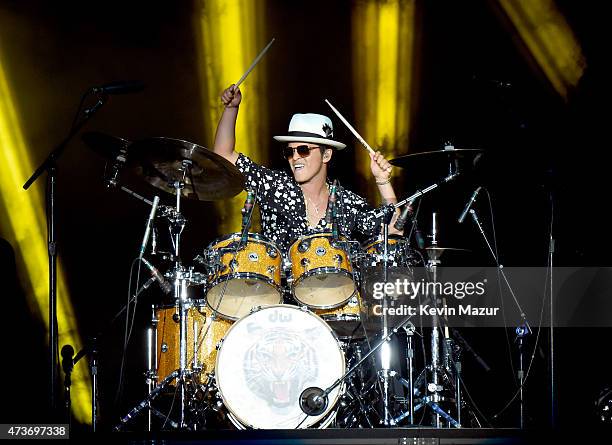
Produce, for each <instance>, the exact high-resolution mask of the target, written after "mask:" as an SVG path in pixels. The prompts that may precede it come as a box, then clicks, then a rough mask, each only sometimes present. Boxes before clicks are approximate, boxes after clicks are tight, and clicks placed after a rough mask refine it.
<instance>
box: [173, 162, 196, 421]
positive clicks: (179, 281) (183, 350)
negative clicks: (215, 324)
mask: <svg viewBox="0 0 612 445" xmlns="http://www.w3.org/2000/svg"><path fill="white" fill-rule="evenodd" d="M182 167H183V168H182V172H183V177H182V179H181V180H175V181H173V182H172V183H171V184H170V186H171V187H173V188H174V190H175V194H176V212H175V214H174V215H173V216H172V217H171V218H170V232H171V235H172V238H173V242H174V301H175V304H178V309H179V316H180V335H179V345H180V348H179V349H180V352H179V369H178V373H179V375H178V378H177V379H176V384H177V386H180V398H181V400H180V402H181V403H180V417H179V422H178V423H179V428H180V429H183V428H186V427H187V424H186V423H185V400H186V393H185V389H186V380H185V379H186V376H187V310H188V307H187V298H188V295H187V278H186V277H185V276H184V271H183V267H182V265H181V257H180V244H181V233H182V232H183V229H184V228H185V224H186V221H185V218H183V216H182V215H181V193H182V189H183V188H184V187H185V179H186V175H187V170H188V169H189V168H191V161H189V160H186V159H184V160H183V162H182Z"/></svg>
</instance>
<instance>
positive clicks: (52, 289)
mask: <svg viewBox="0 0 612 445" xmlns="http://www.w3.org/2000/svg"><path fill="white" fill-rule="evenodd" d="M92 92H94V90H93V89H89V90H87V91H86V92H85V93H84V94H83V96H82V97H81V101H80V103H79V107H78V109H77V112H76V115H75V118H74V121H73V124H72V127H71V128H70V131H69V133H68V136H66V138H65V139H64V140H62V141H61V142H60V143H59V144H58V145H57V146H56V147H55V148H53V149H52V150H51V152H50V153H49V155H48V156H47V158H46V159H45V160H44V161H43V162H42V164H40V165H39V166H38V168H37V169H36V170H35V171H34V173H32V176H30V178H29V179H28V180H27V181H26V183H25V184H24V185H23V189H24V190H28V189H29V188H30V186H31V185H32V184H33V183H34V181H36V180H37V179H38V178H39V177H40V176H41V175H42V174H43V172H45V171H46V172H47V183H48V186H47V190H46V201H47V251H48V256H49V314H48V317H49V320H48V322H49V379H50V380H49V381H50V386H49V408H50V411H51V415H52V416H53V413H54V411H55V403H56V391H57V390H56V385H57V376H58V364H57V354H58V328H57V249H58V245H57V241H56V234H55V205H56V198H55V193H56V185H57V162H58V161H59V159H60V158H61V156H62V153H63V152H64V149H65V148H66V146H67V145H68V143H69V142H70V141H71V140H72V138H73V137H74V136H75V135H76V134H77V133H78V132H79V131H80V130H81V128H83V126H85V124H86V123H87V122H88V121H89V119H91V118H92V117H93V115H94V114H95V113H96V112H97V111H98V110H99V109H100V108H101V107H102V106H103V105H104V103H105V102H106V99H107V96H106V95H104V94H99V95H98V101H97V102H96V103H95V104H94V105H93V106H92V107H90V108H88V109H86V110H85V112H84V116H83V118H82V119H81V120H80V121H78V117H79V114H80V111H81V108H82V106H83V103H84V102H85V99H86V98H87V96H89V95H90V94H91V93H92Z"/></svg>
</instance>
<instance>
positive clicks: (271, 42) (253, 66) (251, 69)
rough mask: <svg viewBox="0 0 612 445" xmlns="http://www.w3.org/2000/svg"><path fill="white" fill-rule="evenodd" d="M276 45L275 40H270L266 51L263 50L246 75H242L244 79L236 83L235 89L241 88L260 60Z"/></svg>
mask: <svg viewBox="0 0 612 445" xmlns="http://www.w3.org/2000/svg"><path fill="white" fill-rule="evenodd" d="M273 43H274V38H273V39H272V40H270V43H268V44H267V45H266V47H265V48H264V49H262V50H261V52H260V53H259V55H258V56H257V57H255V60H253V63H251V66H250V67H249V69H248V70H246V73H244V74H243V75H242V77H241V78H240V80H239V81H238V82H236V86H235V88H238V87H239V86H240V84H241V83H242V82H244V79H246V77H247V76H248V75H249V73H250V72H251V71H253V68H255V65H257V63H258V62H259V60H260V59H261V58H262V57H263V56H264V54H266V52H267V51H268V50H269V49H270V47H271V46H272V44H273Z"/></svg>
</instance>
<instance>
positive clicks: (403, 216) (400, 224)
mask: <svg viewBox="0 0 612 445" xmlns="http://www.w3.org/2000/svg"><path fill="white" fill-rule="evenodd" d="M413 202H414V201H408V202H407V203H406V206H405V207H404V210H402V213H400V216H398V217H397V220H395V224H393V227H395V229H397V230H403V229H404V225H405V224H406V220H407V219H408V216H410V218H411V219H412V214H413V211H414V209H413V208H412V203H413Z"/></svg>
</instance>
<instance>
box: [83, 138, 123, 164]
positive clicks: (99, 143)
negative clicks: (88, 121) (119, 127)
mask: <svg viewBox="0 0 612 445" xmlns="http://www.w3.org/2000/svg"><path fill="white" fill-rule="evenodd" d="M81 138H82V139H83V141H84V142H85V143H86V144H87V145H88V146H89V148H91V149H92V150H93V151H95V152H96V153H98V154H99V155H100V156H102V157H104V158H106V159H109V160H112V161H114V160H115V159H117V156H119V155H120V154H125V152H126V150H127V148H128V146H129V145H130V141H128V140H127V139H123V138H120V137H117V136H111V135H110V134H106V133H100V132H99V131H88V132H85V133H83V136H81Z"/></svg>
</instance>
